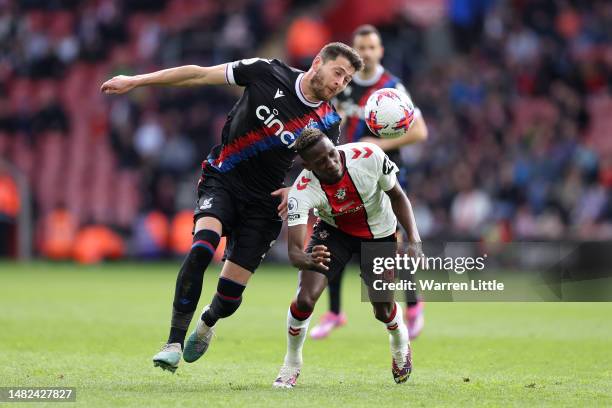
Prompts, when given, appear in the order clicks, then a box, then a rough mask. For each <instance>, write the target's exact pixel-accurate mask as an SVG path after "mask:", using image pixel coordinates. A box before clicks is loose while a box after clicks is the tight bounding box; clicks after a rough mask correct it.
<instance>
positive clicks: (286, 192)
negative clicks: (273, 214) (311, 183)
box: [272, 187, 291, 220]
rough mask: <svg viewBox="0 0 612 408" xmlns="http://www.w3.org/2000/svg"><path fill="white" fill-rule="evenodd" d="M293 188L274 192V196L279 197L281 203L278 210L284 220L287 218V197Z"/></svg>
mask: <svg viewBox="0 0 612 408" xmlns="http://www.w3.org/2000/svg"><path fill="white" fill-rule="evenodd" d="M290 188H291V187H284V188H279V189H278V190H276V191H273V192H272V196H274V197H279V198H280V200H281V202H280V204H279V205H278V207H277V208H276V209H277V210H278V216H279V217H281V218H282V219H283V220H284V219H286V218H287V197H288V196H289V189H290Z"/></svg>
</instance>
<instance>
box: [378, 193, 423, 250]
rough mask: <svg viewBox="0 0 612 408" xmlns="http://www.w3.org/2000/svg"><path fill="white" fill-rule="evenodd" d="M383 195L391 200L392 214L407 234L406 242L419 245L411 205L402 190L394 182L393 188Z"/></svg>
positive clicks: (419, 240) (417, 231) (419, 241)
mask: <svg viewBox="0 0 612 408" xmlns="http://www.w3.org/2000/svg"><path fill="white" fill-rule="evenodd" d="M385 193H386V194H387V195H388V196H389V199H390V200H391V208H393V213H395V216H396V217H397V220H398V221H399V223H400V224H401V225H402V227H404V229H405V230H406V233H407V234H408V242H409V243H411V244H418V245H420V244H421V237H420V235H419V230H418V228H417V225H416V220H415V218H414V212H413V211H412V205H411V204H410V200H409V199H408V197H406V194H405V193H404V190H402V188H401V187H400V185H399V183H398V182H397V181H396V182H395V185H394V186H393V188H392V189H391V190H389V191H385Z"/></svg>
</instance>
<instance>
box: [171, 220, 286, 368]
mask: <svg viewBox="0 0 612 408" xmlns="http://www.w3.org/2000/svg"><path fill="white" fill-rule="evenodd" d="M240 212H242V213H243V215H244V216H242V215H241V216H240V218H239V221H238V223H239V224H240V227H237V228H236V229H235V230H234V231H233V232H232V233H231V235H230V236H229V237H228V246H227V247H226V261H225V264H224V265H223V269H222V271H221V275H220V276H219V281H218V283H217V292H216V293H215V295H214V296H213V298H212V300H211V302H210V304H209V305H207V306H206V307H205V308H204V311H203V312H202V314H201V316H200V319H198V324H197V326H196V328H195V330H194V331H193V332H192V333H191V335H190V336H189V338H188V339H187V342H186V343H185V351H184V354H183V358H184V360H185V361H186V362H189V363H191V362H194V361H196V360H197V359H199V358H200V357H201V356H202V355H203V354H204V353H205V352H206V350H207V349H208V347H209V345H210V342H211V340H212V336H213V333H214V327H215V325H216V323H217V321H218V320H220V319H224V318H228V317H230V316H231V315H233V314H234V313H235V312H236V310H238V308H239V307H240V304H241V303H242V293H243V292H244V289H245V288H246V285H247V283H248V281H249V279H250V278H251V276H252V275H253V273H254V272H255V270H256V269H257V267H258V266H259V264H260V263H261V261H262V259H263V258H264V257H265V255H266V253H267V252H268V250H269V249H270V247H271V246H272V244H273V243H274V242H275V240H276V238H277V237H278V234H279V233H280V229H281V226H282V221H281V220H280V219H279V218H278V217H277V216H276V212H274V217H270V216H269V215H268V217H267V218H264V217H260V218H257V214H248V212H246V211H244V210H243V209H240Z"/></svg>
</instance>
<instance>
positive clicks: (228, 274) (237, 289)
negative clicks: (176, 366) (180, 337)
mask: <svg viewBox="0 0 612 408" xmlns="http://www.w3.org/2000/svg"><path fill="white" fill-rule="evenodd" d="M251 275H253V272H251V271H249V270H247V269H245V268H243V267H241V266H240V265H237V264H235V263H233V262H231V261H229V260H226V261H225V264H224V265H223V269H222V270H221V275H219V281H218V282H217V292H216V293H215V294H214V296H213V298H212V301H211V303H210V304H209V305H206V307H205V308H204V311H203V312H202V314H201V316H200V319H198V323H197V325H196V328H195V330H194V331H193V332H192V333H191V335H190V336H189V338H188V339H187V342H186V344H185V353H184V355H183V358H184V359H185V361H186V362H188V363H192V362H194V361H196V360H197V359H199V358H200V357H202V355H203V354H204V353H206V350H208V347H209V345H210V343H211V341H212V338H213V335H214V331H215V329H214V326H215V324H216V323H217V321H218V320H219V319H223V318H226V317H229V316H231V315H233V314H234V313H235V312H236V310H238V308H239V307H240V304H241V303H242V292H244V289H245V288H246V285H247V283H248V281H249V279H250V278H251Z"/></svg>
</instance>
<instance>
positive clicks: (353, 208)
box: [287, 143, 398, 239]
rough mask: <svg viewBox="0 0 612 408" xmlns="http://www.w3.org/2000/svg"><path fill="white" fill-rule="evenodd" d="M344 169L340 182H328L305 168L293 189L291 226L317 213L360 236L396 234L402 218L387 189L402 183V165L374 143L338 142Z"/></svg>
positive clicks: (301, 222) (367, 237)
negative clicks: (395, 209) (394, 207)
mask: <svg viewBox="0 0 612 408" xmlns="http://www.w3.org/2000/svg"><path fill="white" fill-rule="evenodd" d="M337 149H338V150H339V151H340V154H341V156H342V163H343V166H344V171H343V174H342V178H341V179H340V181H338V182H337V183H334V184H322V183H321V182H320V181H319V179H318V178H317V177H316V176H315V174H314V173H313V172H311V171H309V170H303V171H302V172H301V173H300V175H299V176H298V178H297V179H296V181H295V183H294V184H293V187H292V188H291V190H290V192H289V199H288V202H287V207H288V223H289V226H294V225H299V224H306V223H307V221H308V212H309V210H310V209H311V208H312V209H314V210H315V215H316V216H318V217H319V218H321V219H322V220H323V221H325V222H326V223H328V224H330V225H332V226H334V227H336V228H338V229H340V230H341V231H343V232H345V233H347V234H349V235H353V236H355V237H359V238H366V239H372V238H383V237H387V236H389V235H392V234H394V233H395V229H396V226H397V218H396V217H395V214H394V213H393V209H392V208H391V201H390V200H389V197H388V196H387V194H385V191H389V190H390V189H392V188H393V186H394V185H395V183H396V180H397V177H396V175H395V173H397V172H398V168H397V165H396V164H395V163H393V162H392V161H391V160H390V159H389V158H388V157H387V155H386V154H385V153H384V152H383V151H382V149H381V148H380V147H378V146H376V145H375V144H372V143H349V144H345V145H341V146H337Z"/></svg>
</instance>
